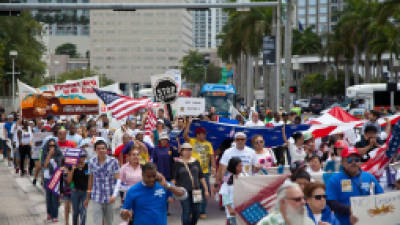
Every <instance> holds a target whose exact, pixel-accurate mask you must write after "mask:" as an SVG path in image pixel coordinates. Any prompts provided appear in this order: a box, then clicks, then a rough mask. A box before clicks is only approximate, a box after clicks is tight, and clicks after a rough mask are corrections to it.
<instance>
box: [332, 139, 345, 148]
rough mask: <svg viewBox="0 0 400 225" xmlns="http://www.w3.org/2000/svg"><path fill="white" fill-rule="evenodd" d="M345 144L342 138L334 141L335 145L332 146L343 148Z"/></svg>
mask: <svg viewBox="0 0 400 225" xmlns="http://www.w3.org/2000/svg"><path fill="white" fill-rule="evenodd" d="M346 146H347V144H346V142H344V141H343V140H338V141H336V143H335V145H334V146H333V147H335V148H345V147H346Z"/></svg>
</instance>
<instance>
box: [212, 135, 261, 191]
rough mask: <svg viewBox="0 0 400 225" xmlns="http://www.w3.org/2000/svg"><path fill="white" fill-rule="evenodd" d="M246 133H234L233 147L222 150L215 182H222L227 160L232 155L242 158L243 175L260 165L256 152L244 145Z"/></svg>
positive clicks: (251, 172)
mask: <svg viewBox="0 0 400 225" xmlns="http://www.w3.org/2000/svg"><path fill="white" fill-rule="evenodd" d="M246 138H247V136H246V134H245V133H243V132H238V133H236V134H235V147H232V148H229V149H228V150H226V151H225V152H224V154H223V155H222V158H221V160H220V162H219V165H220V166H219V169H218V173H217V178H216V179H217V182H218V183H220V184H222V178H223V176H224V174H225V172H226V167H227V166H228V163H229V160H230V159H231V158H233V157H238V158H240V159H241V160H242V165H243V173H244V174H245V175H252V174H253V173H256V172H257V171H258V170H259V169H260V167H259V166H257V167H256V165H257V160H256V153H255V151H254V150H253V149H252V148H249V147H247V146H246Z"/></svg>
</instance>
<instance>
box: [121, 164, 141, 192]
mask: <svg viewBox="0 0 400 225" xmlns="http://www.w3.org/2000/svg"><path fill="white" fill-rule="evenodd" d="M120 174H121V182H122V183H124V184H126V185H127V186H128V188H130V187H132V186H133V185H135V184H137V183H138V182H139V181H141V180H142V169H141V168H140V166H138V167H136V169H135V168H133V167H132V166H131V165H130V164H129V163H125V164H124V165H123V166H122V167H121V170H120Z"/></svg>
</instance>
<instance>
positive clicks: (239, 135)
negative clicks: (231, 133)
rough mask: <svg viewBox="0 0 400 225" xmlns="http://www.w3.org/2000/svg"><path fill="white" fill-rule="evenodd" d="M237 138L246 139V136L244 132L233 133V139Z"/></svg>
mask: <svg viewBox="0 0 400 225" xmlns="http://www.w3.org/2000/svg"><path fill="white" fill-rule="evenodd" d="M238 137H244V138H247V135H246V134H245V133H244V132H236V133H235V139H236V138H238Z"/></svg>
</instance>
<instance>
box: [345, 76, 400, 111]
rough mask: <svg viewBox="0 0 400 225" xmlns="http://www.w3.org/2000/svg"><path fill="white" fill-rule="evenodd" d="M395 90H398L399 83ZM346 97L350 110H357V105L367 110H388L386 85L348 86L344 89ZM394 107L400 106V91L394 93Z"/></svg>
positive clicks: (388, 97)
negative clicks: (348, 99) (349, 103)
mask: <svg viewBox="0 0 400 225" xmlns="http://www.w3.org/2000/svg"><path fill="white" fill-rule="evenodd" d="M397 90H400V83H398V84H397ZM346 97H348V98H350V99H351V100H352V101H351V105H352V106H351V108H357V105H362V106H364V107H363V108H365V109H369V110H372V109H375V110H379V109H382V108H385V109H389V108H390V91H387V84H386V83H375V84H361V85H353V86H350V87H348V88H347V89H346ZM394 105H395V106H399V105H400V91H396V92H395V93H394ZM358 108H359V107H358Z"/></svg>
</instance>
